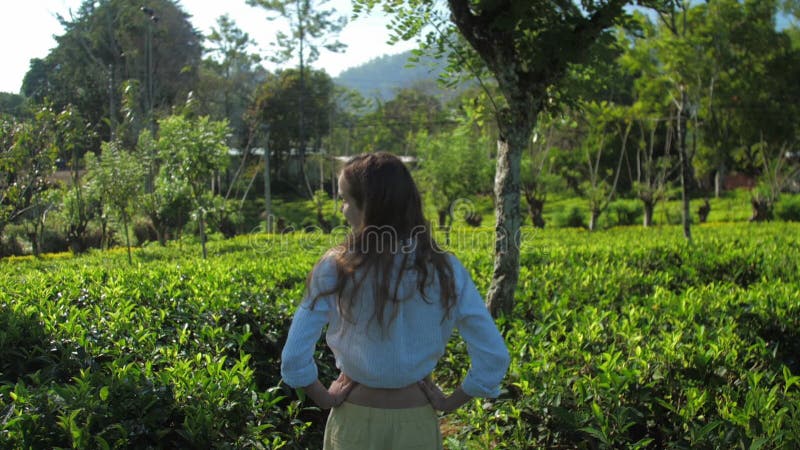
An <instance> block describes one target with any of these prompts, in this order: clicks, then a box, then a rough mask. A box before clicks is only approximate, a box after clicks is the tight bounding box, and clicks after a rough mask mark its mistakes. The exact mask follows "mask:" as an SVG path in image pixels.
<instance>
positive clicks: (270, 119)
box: [250, 69, 334, 188]
mask: <svg viewBox="0 0 800 450" xmlns="http://www.w3.org/2000/svg"><path fill="white" fill-rule="evenodd" d="M307 77H308V80H307V81H306V82H305V84H304V83H302V82H301V81H300V72H299V71H298V70H296V69H287V70H283V71H280V72H278V73H277V74H274V75H270V76H268V77H267V79H266V81H265V82H264V84H263V85H261V86H260V87H259V91H258V93H257V95H256V100H255V102H254V104H253V106H252V111H251V112H250V114H251V115H252V116H253V117H254V118H258V122H259V123H261V124H264V123H266V124H268V125H269V129H270V133H269V142H268V146H269V148H270V152H271V153H274V155H275V157H274V158H275V160H274V161H270V167H271V168H272V169H273V170H274V171H275V173H278V174H279V173H281V172H280V170H281V168H282V167H283V162H284V160H286V159H288V157H289V156H290V155H291V152H292V150H293V149H299V148H300V147H301V146H306V143H307V142H308V141H309V138H310V140H311V145H312V149H313V150H319V149H320V148H321V146H322V139H323V137H324V136H326V135H327V134H328V133H329V132H330V120H331V115H332V111H333V107H334V102H333V95H334V86H333V80H331V77H330V76H328V74H327V73H325V72H324V71H311V72H310V73H309V74H308V75H307ZM303 91H305V94H301V92H303ZM303 97H305V101H303V100H301V99H302V98H303ZM301 102H303V105H302V109H303V110H304V111H305V112H304V113H303V116H304V117H305V118H304V119H303V120H302V122H303V123H305V126H304V127H300V123H301V120H300V118H299V116H300V110H301V107H300V103H301ZM299 153H300V152H299V151H298V159H299V162H300V166H301V168H302V166H303V165H304V157H303V156H302V155H300V154H299ZM302 178H303V180H302V182H303V183H304V184H305V185H306V187H307V188H310V181H309V179H308V177H307V176H306V175H305V170H303V177H302Z"/></svg>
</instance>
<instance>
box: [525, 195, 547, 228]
mask: <svg viewBox="0 0 800 450" xmlns="http://www.w3.org/2000/svg"><path fill="white" fill-rule="evenodd" d="M543 211H544V201H543V200H539V199H537V198H529V199H528V213H529V214H530V216H531V224H532V225H533V226H534V228H544V217H543V216H542V212H543Z"/></svg>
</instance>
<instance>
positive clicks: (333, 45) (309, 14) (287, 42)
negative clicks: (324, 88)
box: [247, 0, 347, 71]
mask: <svg viewBox="0 0 800 450" xmlns="http://www.w3.org/2000/svg"><path fill="white" fill-rule="evenodd" d="M327 3H328V0H301V1H289V0H247V4H248V5H250V6H258V7H261V8H263V9H265V10H266V11H267V12H268V13H273V14H275V16H270V17H269V20H274V19H276V18H278V17H282V18H284V19H287V20H288V21H289V28H290V31H289V34H286V33H284V32H283V31H278V33H277V37H276V40H275V42H274V43H273V44H272V45H273V46H274V47H276V49H275V50H276V51H275V54H274V55H273V56H272V57H271V59H272V60H273V61H274V62H277V63H284V62H287V61H289V60H291V59H293V58H295V57H297V59H298V60H299V62H300V64H299V67H300V70H301V71H302V70H303V69H304V67H305V65H306V64H311V63H313V62H314V61H316V60H317V58H318V57H319V50H320V47H321V48H324V49H325V50H327V51H330V52H341V51H343V50H344V49H345V45H344V44H342V43H341V42H339V41H338V40H335V39H333V40H329V37H330V35H335V34H336V33H338V32H339V31H340V30H341V29H342V28H343V27H344V25H345V24H346V23H347V19H346V18H345V17H341V16H338V17H337V16H336V14H335V10H334V9H328V8H326V6H327Z"/></svg>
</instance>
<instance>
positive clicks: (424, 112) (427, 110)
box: [367, 87, 452, 155]
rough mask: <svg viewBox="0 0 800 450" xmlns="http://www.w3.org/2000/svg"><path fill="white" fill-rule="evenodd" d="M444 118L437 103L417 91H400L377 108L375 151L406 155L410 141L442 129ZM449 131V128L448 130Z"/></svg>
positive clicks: (374, 118)
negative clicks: (423, 133)
mask: <svg viewBox="0 0 800 450" xmlns="http://www.w3.org/2000/svg"><path fill="white" fill-rule="evenodd" d="M446 118H447V115H446V114H445V112H444V110H443V108H442V105H441V103H440V102H439V100H438V99H437V98H436V97H434V96H432V95H430V94H427V93H425V92H424V91H423V90H422V89H421V88H420V87H411V88H402V89H399V90H398V91H397V92H396V95H395V97H394V98H393V99H391V100H389V101H387V102H385V103H383V104H381V105H379V106H378V110H377V111H375V113H374V114H372V115H371V116H370V117H369V118H368V119H367V120H368V121H370V122H371V125H372V128H373V130H375V131H377V132H373V133H372V134H373V135H374V141H373V145H374V147H373V148H374V149H375V150H383V151H391V152H394V153H397V154H401V155H408V154H409V153H410V150H411V149H412V145H410V144H411V138H412V137H413V136H414V135H415V134H417V133H418V132H419V131H422V130H425V131H426V132H427V133H429V134H433V133H435V132H437V131H438V130H440V129H442V128H443V125H445V121H446ZM450 128H452V127H450Z"/></svg>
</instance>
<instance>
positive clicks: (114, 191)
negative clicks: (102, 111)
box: [86, 142, 144, 263]
mask: <svg viewBox="0 0 800 450" xmlns="http://www.w3.org/2000/svg"><path fill="white" fill-rule="evenodd" d="M86 166H87V170H88V173H87V190H88V191H89V192H90V194H89V195H92V194H93V195H94V197H95V198H98V199H100V201H101V208H102V210H103V211H104V213H103V214H104V215H105V211H106V210H110V211H111V213H112V214H114V215H116V216H117V217H118V218H119V219H120V221H121V222H122V225H123V228H124V232H125V243H126V245H127V247H128V262H129V263H132V260H131V244H130V235H129V233H128V225H129V224H130V223H131V220H132V218H133V215H134V214H135V212H136V209H137V207H138V206H139V198H140V196H141V193H142V185H143V183H142V181H143V180H144V167H143V165H142V163H141V161H140V160H139V159H138V158H137V157H136V156H135V155H133V154H131V153H128V152H126V151H125V150H123V149H121V148H119V144H118V143H116V142H104V143H103V146H102V153H101V154H100V156H99V158H94V157H93V155H92V154H91V153H90V154H88V155H87V162H86Z"/></svg>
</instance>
